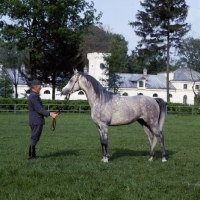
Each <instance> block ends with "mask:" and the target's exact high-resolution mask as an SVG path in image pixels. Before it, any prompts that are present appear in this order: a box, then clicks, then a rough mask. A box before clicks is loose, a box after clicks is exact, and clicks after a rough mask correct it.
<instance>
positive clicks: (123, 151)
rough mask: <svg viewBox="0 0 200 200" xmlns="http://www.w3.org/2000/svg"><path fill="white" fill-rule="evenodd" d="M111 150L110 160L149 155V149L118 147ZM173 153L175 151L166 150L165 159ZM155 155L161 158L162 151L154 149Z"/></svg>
mask: <svg viewBox="0 0 200 200" xmlns="http://www.w3.org/2000/svg"><path fill="white" fill-rule="evenodd" d="M113 150H114V153H113V154H112V156H111V157H110V159H109V160H110V161H111V160H115V159H118V158H120V157H124V156H132V157H138V156H141V157H142V156H149V151H145V150H142V151H135V150H130V149H118V148H116V149H113ZM175 153H176V152H175V151H170V150H166V154H167V159H169V158H170V156H171V155H173V154H175ZM155 155H156V158H158V159H159V158H160V159H161V158H162V153H161V151H159V150H156V151H155Z"/></svg>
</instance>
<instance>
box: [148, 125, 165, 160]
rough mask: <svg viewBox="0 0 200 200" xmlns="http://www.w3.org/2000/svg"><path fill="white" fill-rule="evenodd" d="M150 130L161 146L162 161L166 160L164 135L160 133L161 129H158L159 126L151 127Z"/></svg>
mask: <svg viewBox="0 0 200 200" xmlns="http://www.w3.org/2000/svg"><path fill="white" fill-rule="evenodd" d="M151 130H152V131H153V133H154V134H155V136H156V137H157V139H158V141H159V143H160V146H161V150H162V162H166V161H167V159H166V152H165V146H164V136H163V134H162V131H160V129H159V127H155V126H154V127H151Z"/></svg>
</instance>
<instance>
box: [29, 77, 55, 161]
mask: <svg viewBox="0 0 200 200" xmlns="http://www.w3.org/2000/svg"><path fill="white" fill-rule="evenodd" d="M41 85H42V84H41V82H40V81H38V80H33V81H32V82H31V89H32V91H31V93H30V95H29V97H28V110H29V125H30V128H31V141H30V146H29V157H28V159H29V160H30V159H35V158H36V152H35V146H36V144H37V142H38V141H39V139H40V136H41V134H42V129H43V125H44V124H45V120H44V117H48V116H51V117H52V118H56V117H57V116H58V114H57V113H55V112H49V111H47V110H45V109H44V108H43V105H42V100H41V98H40V96H39V92H40V90H41Z"/></svg>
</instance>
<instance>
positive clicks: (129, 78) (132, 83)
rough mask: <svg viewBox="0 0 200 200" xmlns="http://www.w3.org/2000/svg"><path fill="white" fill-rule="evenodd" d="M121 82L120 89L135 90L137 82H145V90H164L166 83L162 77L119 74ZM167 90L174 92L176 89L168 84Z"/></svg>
mask: <svg viewBox="0 0 200 200" xmlns="http://www.w3.org/2000/svg"><path fill="white" fill-rule="evenodd" d="M118 75H120V77H121V81H122V82H123V83H122V84H121V85H120V87H122V88H137V81H139V80H144V79H145V80H146V81H145V87H146V89H166V88H167V86H166V84H167V82H166V77H165V76H163V75H151V74H147V75H143V74H128V73H119V74H118ZM169 89H171V90H175V89H176V88H175V87H174V86H173V85H172V84H171V83H169Z"/></svg>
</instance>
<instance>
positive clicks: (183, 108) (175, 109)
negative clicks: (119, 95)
mask: <svg viewBox="0 0 200 200" xmlns="http://www.w3.org/2000/svg"><path fill="white" fill-rule="evenodd" d="M27 101H28V100H27V99H15V98H0V104H10V105H0V110H5V109H6V110H14V105H13V104H26V105H18V106H17V110H27V103H28V102H27ZM42 102H43V105H44V108H45V109H48V105H50V104H51V106H50V107H49V110H59V109H61V108H63V109H64V110H71V111H75V110H76V111H77V110H79V105H81V110H84V111H89V110H90V107H89V105H88V101H87V100H69V101H68V102H67V106H66V107H65V106H64V105H65V104H66V100H47V99H43V100H42ZM11 104H12V105H11ZM53 104H55V105H53ZM166 105H167V112H168V113H171V114H191V113H192V114H200V106H194V105H188V104H187V105H186V104H182V103H172V102H166Z"/></svg>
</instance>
